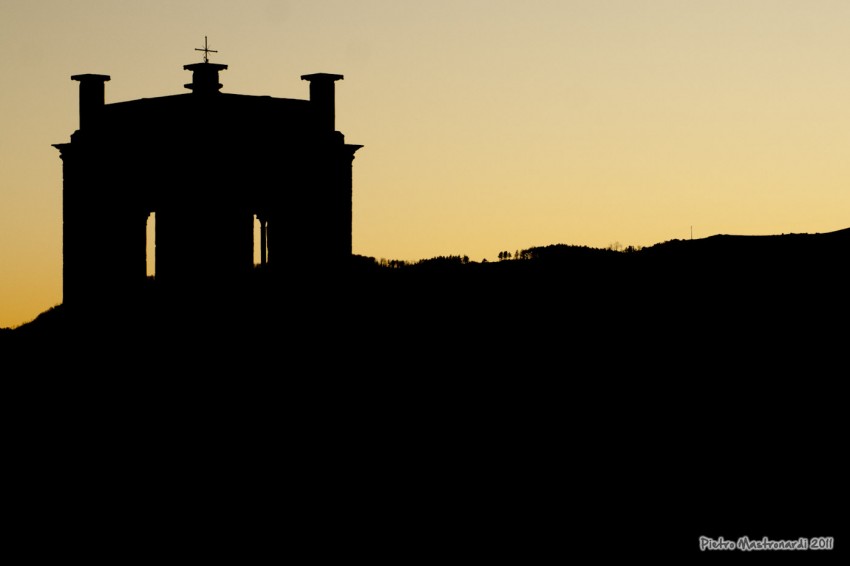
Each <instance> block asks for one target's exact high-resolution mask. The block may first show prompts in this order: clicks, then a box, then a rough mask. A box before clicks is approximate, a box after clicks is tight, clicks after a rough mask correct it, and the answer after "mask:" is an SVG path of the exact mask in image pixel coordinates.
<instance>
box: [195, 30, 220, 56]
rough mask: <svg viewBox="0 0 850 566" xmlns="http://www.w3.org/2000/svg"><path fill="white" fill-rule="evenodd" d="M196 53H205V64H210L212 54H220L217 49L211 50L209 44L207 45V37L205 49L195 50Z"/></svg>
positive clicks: (205, 38) (205, 37)
mask: <svg viewBox="0 0 850 566" xmlns="http://www.w3.org/2000/svg"><path fill="white" fill-rule="evenodd" d="M195 51H203V52H204V63H209V62H210V53H218V51H216V50H215V49H210V48H209V44H207V36H204V48H203V49H199V48H197V47H196V48H195Z"/></svg>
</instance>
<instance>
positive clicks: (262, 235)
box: [257, 216, 266, 265]
mask: <svg viewBox="0 0 850 566" xmlns="http://www.w3.org/2000/svg"><path fill="white" fill-rule="evenodd" d="M257 219H258V220H259V221H260V265H265V264H266V221H265V219H263V218H260V217H259V216H258V217H257Z"/></svg>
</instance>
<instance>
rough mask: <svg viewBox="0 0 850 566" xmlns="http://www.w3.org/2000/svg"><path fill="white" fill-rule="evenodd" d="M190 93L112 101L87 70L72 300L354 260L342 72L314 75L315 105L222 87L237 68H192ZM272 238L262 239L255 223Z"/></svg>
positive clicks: (70, 260)
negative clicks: (339, 85)
mask: <svg viewBox="0 0 850 566" xmlns="http://www.w3.org/2000/svg"><path fill="white" fill-rule="evenodd" d="M184 69H186V70H188V71H191V72H192V82H191V83H189V84H187V85H185V87H186V88H188V89H189V90H190V91H191V92H190V93H186V94H179V95H174V96H164V97H159V98H148V99H140V100H131V101H127V102H118V103H112V104H106V103H105V97H104V91H105V83H106V82H107V81H109V80H110V77H109V76H106V75H94V74H85V75H75V76H73V77H71V78H72V79H73V80H75V81H78V82H79V83H80V127H79V129H78V130H77V131H76V132H74V133H73V134H72V135H71V141H70V142H69V143H62V144H56V145H55V147H56V148H57V149H59V151H60V154H61V158H62V161H63V295H64V297H63V301H64V303H65V304H66V306H68V307H75V306H77V305H81V306H88V305H93V304H97V303H103V302H104V301H105V300H109V299H110V298H114V297H116V296H120V297H123V296H127V294H128V293H130V294H132V293H134V292H137V291H138V290H139V289H140V288H142V287H143V286H144V285H145V282H146V280H147V264H148V261H149V260H150V259H151V258H148V257H147V247H148V246H147V238H146V226H147V222H148V219H149V218H150V217H151V215H152V214H155V215H156V216H155V218H156V222H155V227H156V237H155V241H156V246H155V249H156V252H155V259H156V284H157V286H159V287H160V288H162V289H193V288H196V289H199V288H209V287H217V288H226V286H227V285H228V284H229V283H231V282H238V281H240V280H244V279H245V278H246V277H248V276H249V275H250V273H251V272H252V271H253V269H254V262H255V260H254V257H255V252H254V249H255V246H259V248H260V254H259V255H260V258H261V259H260V263H262V264H266V266H267V268H269V269H271V268H274V267H275V266H276V264H281V265H282V264H283V263H284V262H286V263H287V264H288V265H297V266H299V269H303V270H307V271H309V270H311V269H323V268H327V267H328V266H339V265H343V264H345V263H346V262H347V261H348V259H349V258H350V256H351V230H352V162H353V159H354V154H355V152H356V151H357V150H358V149H359V148H360V147H362V146H359V145H352V144H348V143H346V142H345V138H344V136H343V134H341V133H340V132H338V131H336V128H335V116H334V115H335V93H334V90H335V83H336V82H337V81H339V80H341V79H342V78H343V77H342V76H341V75H333V74H326V73H319V74H311V75H304V76H302V77H301V78H302V79H303V80H305V81H308V82H309V85H310V86H309V89H310V98H309V100H296V99H286V98H274V97H270V96H249V95H239V94H228V93H223V92H221V88H222V85H221V84H220V83H219V73H220V72H221V71H224V70H226V69H227V65H222V64H215V63H209V62H206V61H205V62H203V63H195V64H191V65H186V66H185V67H184ZM257 222H259V226H260V234H261V235H260V237H259V238H257V239H258V240H259V241H257V242H255V241H254V240H255V238H254V232H255V224H256V223H257Z"/></svg>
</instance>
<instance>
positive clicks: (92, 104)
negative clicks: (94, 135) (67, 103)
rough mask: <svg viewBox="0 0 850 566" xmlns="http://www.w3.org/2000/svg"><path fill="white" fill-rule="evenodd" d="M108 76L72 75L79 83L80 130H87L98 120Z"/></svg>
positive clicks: (72, 78) (101, 110) (73, 79)
mask: <svg viewBox="0 0 850 566" xmlns="http://www.w3.org/2000/svg"><path fill="white" fill-rule="evenodd" d="M109 79H110V77H109V75H74V76H72V77H71V80H72V81H79V83H80V129H81V130H82V129H85V128H88V127H90V126H92V125H94V124H95V123H97V121H98V120H99V119H100V115H101V113H102V112H103V106H104V96H103V91H104V83H105V82H106V81H108V80H109Z"/></svg>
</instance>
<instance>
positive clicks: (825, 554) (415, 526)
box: [0, 230, 850, 563]
mask: <svg viewBox="0 0 850 566" xmlns="http://www.w3.org/2000/svg"><path fill="white" fill-rule="evenodd" d="M848 245H850V230H844V231H841V232H835V233H831V234H823V235H788V236H773V237H762V238H759V237H734V236H715V237H713V238H707V239H704V240H696V241H676V242H667V243H665V244H661V245H658V246H654V247H652V248H647V249H644V250H640V251H634V252H630V253H625V252H612V251H608V250H591V249H588V248H576V247H568V246H550V247H547V248H535V249H534V250H531V253H528V254H524V256H525V257H526V258H527V259H521V260H510V261H503V262H498V263H491V264H477V263H464V262H463V261H461V260H460V259H459V258H443V259H440V260H433V261H429V262H422V263H420V264H417V265H410V266H402V267H397V268H391V267H380V266H378V265H377V264H375V263H374V262H372V261H371V260H369V259H367V258H354V261H353V264H352V266H351V267H350V268H349V269H348V270H345V271H340V272H335V273H327V272H323V273H321V274H317V273H306V272H300V273H299V272H294V271H292V270H289V271H287V272H285V273H284V272H277V273H275V272H271V271H264V272H257V273H256V274H255V277H254V279H253V280H252V281H251V282H248V283H247V284H245V285H243V286H240V287H238V288H237V287H233V288H226V287H223V286H221V285H216V284H210V285H209V286H205V287H204V288H202V289H193V290H191V292H184V293H182V294H181V293H167V292H165V291H164V290H162V289H158V288H156V286H155V283H151V285H150V286H149V288H148V290H147V292H146V293H145V294H144V295H143V296H140V297H139V298H138V300H134V301H126V302H123V303H120V304H113V305H109V306H108V308H101V309H100V310H97V311H94V310H86V311H76V312H75V311H73V310H71V311H69V310H66V308H65V307H64V306H60V307H57V308H56V309H53V310H51V311H50V312H47V313H45V314H44V315H42V317H40V318H39V319H37V320H36V321H34V322H33V323H31V324H29V325H25V326H24V327H21V328H19V329H17V330H15V331H12V332H6V333H5V334H4V335H2V337H0V345H2V347H3V348H4V349H5V351H6V352H7V354H5V355H6V359H7V364H6V365H5V368H4V369H5V370H6V371H5V372H4V373H5V376H4V381H5V382H6V385H7V387H8V389H9V395H8V396H7V399H10V400H12V402H11V404H12V405H13V407H12V413H11V414H14V415H15V417H14V418H13V419H12V422H13V423H15V426H14V427H13V428H14V430H13V434H12V438H13V440H12V442H13V444H15V445H16V449H17V451H16V452H15V453H16V454H20V456H18V457H17V458H14V459H13V462H14V464H13V468H14V471H15V473H16V474H17V476H20V478H21V483H20V485H22V486H23V485H26V486H28V487H27V488H26V489H25V492H26V493H28V494H30V496H31V497H32V501H31V504H30V505H29V506H27V507H26V511H25V513H26V517H25V518H23V519H22V520H23V521H27V520H29V521H34V522H38V521H41V520H43V519H44V516H43V513H44V512H45V511H44V510H45V509H50V510H51V511H50V513H53V515H52V516H53V517H54V518H55V520H56V521H60V522H67V523H68V524H73V523H74V522H75V521H76V520H77V519H78V516H79V512H80V510H81V509H86V510H87V511H88V512H94V513H95V514H96V515H99V516H100V517H101V519H103V518H108V517H113V516H115V517H118V516H120V517H126V516H127V514H128V512H129V515H130V516H132V519H127V521H128V523H127V524H126V527H127V528H126V529H125V528H124V526H122V523H121V522H120V521H117V522H114V521H108V520H106V521H100V522H98V525H100V527H99V528H102V529H104V532H105V533H107V532H108V533H109V535H108V536H109V540H111V541H113V542H116V544H118V545H119V546H122V545H123V546H124V547H126V546H127V545H130V546H132V545H134V544H135V545H138V544H139V543H138V536H139V533H146V534H145V535H144V536H147V537H148V539H149V540H153V541H157V542H161V541H163V540H169V537H177V538H180V539H185V538H186V537H189V538H190V540H193V541H197V545H198V548H202V549H204V550H206V551H207V552H209V551H210V550H213V552H214V553H216V554H217V553H218V551H219V550H220V552H221V553H223V555H224V554H226V553H230V552H233V553H234V554H233V557H234V559H239V560H240V561H246V560H245V557H246V556H248V555H250V554H251V553H252V552H259V549H261V548H262V549H263V550H266V549H268V548H269V542H270V541H278V540H279V541H280V542H279V544H280V549H279V552H280V553H281V555H283V556H286V555H287V552H289V551H287V550H286V549H287V548H291V547H293V546H297V547H298V548H300V549H302V550H304V549H307V550H309V552H310V553H311V556H315V557H316V558H317V559H321V558H323V557H324V558H338V557H346V556H348V557H364V558H368V559H372V560H377V561H381V562H393V563H397V562H409V561H413V560H415V559H417V558H420V557H423V558H425V559H426V560H434V559H437V560H440V561H446V560H454V559H459V560H462V561H466V560H469V561H480V560H481V559H484V560H491V559H494V558H496V559H498V558H503V559H507V560H509V561H512V562H522V563H536V562H541V561H542V560H543V559H545V558H549V557H555V558H557V559H564V558H566V559H569V558H570V557H575V556H576V555H579V554H581V555H584V554H586V553H588V552H592V553H594V554H598V555H599V556H598V558H597V560H594V562H607V560H606V558H612V557H615V556H616V557H617V558H619V557H636V556H640V555H649V556H653V557H668V558H670V559H671V560H672V561H673V562H676V563H692V562H695V561H696V562H700V561H708V562H717V561H721V560H724V561H725V560H729V559H732V560H737V561H743V562H752V561H754V560H756V559H758V558H765V557H768V558H769V559H770V561H771V562H775V561H777V560H779V561H794V562H798V563H818V562H825V561H829V560H837V559H838V558H839V557H840V556H845V557H846V553H843V554H842V548H843V546H845V545H847V544H850V539H848V538H844V537H843V536H842V535H843V534H844V532H843V529H842V530H839V525H841V524H843V523H844V522H845V521H839V520H838V519H839V517H840V516H841V514H842V513H843V512H844V510H845V509H846V504H847V498H846V478H847V477H848V475H847V468H846V463H845V460H846V458H845V457H844V452H845V451H846V450H845V449H844V446H845V444H846V441H845V440H844V439H843V437H842V435H841V434H840V432H839V431H840V430H843V428H844V427H843V426H842V422H841V421H842V418H841V417H842V415H845V414H846V396H845V395H844V394H843V391H844V385H843V381H844V379H845V374H846V373H847V352H848V348H847V344H848V339H847V331H846V329H845V327H846V322H845V321H846V320H847V319H848V317H847V315H848V314H850V308H848V293H847V284H846V281H847V279H846V275H845V272H846V269H847V265H848V258H850V247H848ZM744 535H746V536H748V537H750V539H761V537H764V536H767V537H769V538H770V539H798V538H800V537H817V536H832V537H835V539H836V543H835V544H836V549H835V550H833V551H822V552H813V551H808V552H797V553H791V552H784V553H776V552H773V553H770V554H769V555H767V554H765V553H761V554H758V556H755V555H754V553H752V552H751V553H743V552H740V551H731V552H725V553H720V552H713V553H706V552H700V551H699V537H700V536H706V537H711V538H714V539H717V538H719V537H721V536H722V537H723V538H724V539H725V540H732V541H737V539H738V537H741V536H744ZM104 536H106V535H104ZM125 538H126V541H125ZM122 541H123V542H122ZM75 542H76V543H79V539H74V540H72V541H69V544H74V543H75ZM234 545H235V546H236V548H235V549H234V548H233V546H234ZM272 546H276V545H272ZM142 547H144V545H142Z"/></svg>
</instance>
